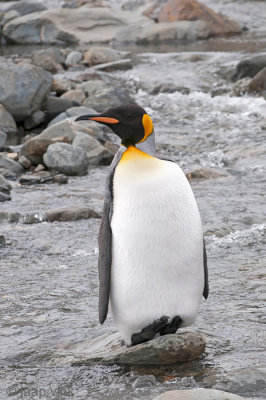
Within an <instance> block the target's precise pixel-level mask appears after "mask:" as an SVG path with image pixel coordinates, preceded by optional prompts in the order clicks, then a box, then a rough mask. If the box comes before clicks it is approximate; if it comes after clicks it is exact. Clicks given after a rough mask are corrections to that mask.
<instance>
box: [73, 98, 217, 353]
mask: <svg viewBox="0 0 266 400" xmlns="http://www.w3.org/2000/svg"><path fill="white" fill-rule="evenodd" d="M80 120H91V121H96V122H99V123H100V124H104V125H106V126H108V127H109V128H111V129H112V130H113V132H114V133H115V134H116V135H118V136H119V137H120V138H121V147H120V149H119V150H118V152H117V153H116V155H115V157H114V160H113V162H112V164H111V166H110V170H109V174H108V177H107V181H106V191H105V200H104V208H103V216H102V220H101V224H100V231H99V238H98V240H99V259H98V268H99V321H100V323H103V322H104V321H105V319H106V316H107V313H108V306H109V304H110V306H111V310H112V315H113V319H114V321H115V323H116V325H117V328H118V330H119V332H120V334H121V335H122V337H123V339H124V341H125V344H126V345H128V346H130V345H136V344H139V343H143V342H146V341H148V340H151V339H153V338H154V337H156V336H158V335H165V334H170V333H175V332H176V331H177V329H178V328H180V327H185V326H188V325H190V324H192V323H193V322H194V321H195V319H196V316H197V313H198V309H199V304H200V299H201V296H202V295H203V296H204V297H205V298H206V299H207V297H208V292H209V288H208V271H207V256H206V250H205V244H204V240H203V232H202V223H201V218H200V214H199V210H198V207H197V203H196V200H195V198H194V195H193V192H192V189H191V187H190V184H189V183H188V181H187V179H186V176H185V175H184V173H183V172H182V170H181V169H180V167H179V166H178V165H177V164H176V163H175V162H173V161H171V160H166V159H162V158H159V157H157V156H156V153H155V138H154V136H155V135H154V128H153V122H152V120H151V118H150V116H149V115H148V114H147V112H146V111H145V110H144V109H143V108H141V107H140V106H138V105H137V104H129V105H124V106H120V107H116V108H110V109H108V110H106V111H104V112H103V113H101V114H97V115H82V116H80V117H78V118H77V119H76V121H80Z"/></svg>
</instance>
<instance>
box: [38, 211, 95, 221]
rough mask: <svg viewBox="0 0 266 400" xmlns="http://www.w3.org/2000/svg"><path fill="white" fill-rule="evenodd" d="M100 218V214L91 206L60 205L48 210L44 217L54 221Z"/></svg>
mask: <svg viewBox="0 0 266 400" xmlns="http://www.w3.org/2000/svg"><path fill="white" fill-rule="evenodd" d="M89 218H100V215H99V214H98V213H97V212H96V211H94V210H92V209H91V208H89V207H60V208H56V209H53V210H47V211H46V212H45V214H44V219H45V220H46V221H49V222H54V221H78V220H79V219H89Z"/></svg>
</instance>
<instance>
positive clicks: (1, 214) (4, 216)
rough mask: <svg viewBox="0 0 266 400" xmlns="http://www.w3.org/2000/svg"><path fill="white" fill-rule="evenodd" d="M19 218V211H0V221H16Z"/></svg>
mask: <svg viewBox="0 0 266 400" xmlns="http://www.w3.org/2000/svg"><path fill="white" fill-rule="evenodd" d="M19 219H20V213H17V212H8V211H0V222H4V221H7V222H10V223H14V222H15V223H16V222H18V221H19Z"/></svg>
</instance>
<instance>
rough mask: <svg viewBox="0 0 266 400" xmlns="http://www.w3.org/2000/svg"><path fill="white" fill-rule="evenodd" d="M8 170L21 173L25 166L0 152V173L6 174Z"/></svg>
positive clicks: (17, 173)
mask: <svg viewBox="0 0 266 400" xmlns="http://www.w3.org/2000/svg"><path fill="white" fill-rule="evenodd" d="M7 171H11V172H14V174H16V175H19V174H21V173H22V172H23V171H24V168H23V167H22V166H21V165H20V164H19V163H17V162H16V161H14V160H11V159H10V158H8V157H6V156H4V155H2V154H0V174H1V173H2V174H4V175H6V172H7Z"/></svg>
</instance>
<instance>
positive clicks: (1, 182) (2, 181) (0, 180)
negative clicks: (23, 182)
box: [0, 175, 12, 191]
mask: <svg viewBox="0 0 266 400" xmlns="http://www.w3.org/2000/svg"><path fill="white" fill-rule="evenodd" d="M0 185H2V186H6V187H7V188H8V190H9V191H10V190H11V189H12V185H11V183H10V182H9V181H8V180H7V179H5V178H4V177H3V175H0Z"/></svg>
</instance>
